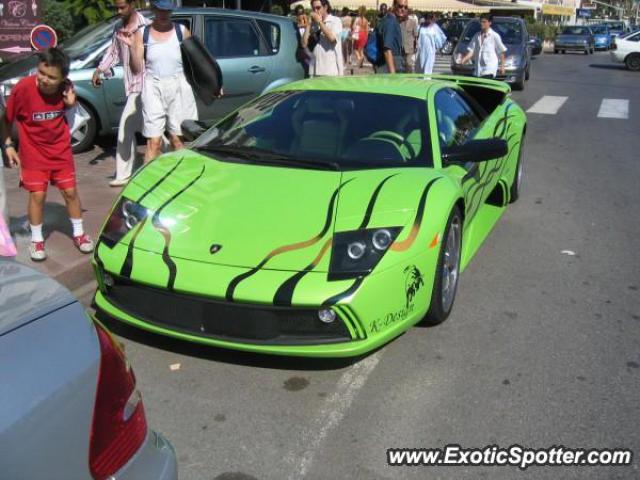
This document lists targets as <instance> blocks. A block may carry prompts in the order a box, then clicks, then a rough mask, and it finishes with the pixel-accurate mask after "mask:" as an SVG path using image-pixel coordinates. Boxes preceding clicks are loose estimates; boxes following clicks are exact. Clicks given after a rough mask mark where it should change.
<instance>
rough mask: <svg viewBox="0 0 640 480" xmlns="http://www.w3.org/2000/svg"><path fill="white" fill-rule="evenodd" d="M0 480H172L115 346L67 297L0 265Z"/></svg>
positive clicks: (166, 454)
mask: <svg viewBox="0 0 640 480" xmlns="http://www.w3.org/2000/svg"><path fill="white" fill-rule="evenodd" d="M0 405H2V407H1V408H2V410H1V413H0V478H2V479H7V480H36V479H49V478H50V479H64V480H89V479H94V480H106V479H114V480H115V479H118V480H126V479H129V480H175V479H177V466H176V456H175V453H174V451H173V447H172V446H171V445H170V444H169V442H168V441H167V440H165V439H164V437H162V435H160V434H158V433H156V432H154V431H153V430H150V429H148V428H147V420H146V417H145V413H144V406H143V403H142V398H141V396H140V393H139V391H138V390H137V388H136V379H135V375H134V373H133V370H132V369H131V367H130V365H129V363H128V361H127V359H126V357H125V355H124V352H123V350H122V348H121V346H120V345H119V343H118V342H117V341H116V340H115V339H114V338H113V337H112V336H111V334H110V333H109V332H108V331H107V330H106V329H105V328H104V327H103V326H102V325H101V324H99V323H97V322H94V321H92V320H91V319H90V318H89V317H88V316H87V314H86V313H85V311H84V309H83V308H82V306H81V305H80V304H79V303H78V302H77V301H76V300H75V299H74V298H73V296H71V294H70V293H69V291H68V290H66V289H65V288H64V287H62V286H61V285H60V284H58V283H57V282H55V281H54V280H52V279H50V278H48V277H46V276H44V275H42V274H41V273H38V272H36V271H35V270H33V269H31V268H28V267H26V266H24V265H21V264H19V263H16V262H13V261H8V260H1V259H0Z"/></svg>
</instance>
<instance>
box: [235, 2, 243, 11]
mask: <svg viewBox="0 0 640 480" xmlns="http://www.w3.org/2000/svg"><path fill="white" fill-rule="evenodd" d="M236 10H242V0H236Z"/></svg>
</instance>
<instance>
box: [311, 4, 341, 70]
mask: <svg viewBox="0 0 640 480" xmlns="http://www.w3.org/2000/svg"><path fill="white" fill-rule="evenodd" d="M324 24H325V25H326V26H327V28H328V29H329V30H331V31H332V32H333V35H334V36H335V37H336V42H335V43H333V42H330V41H329V39H328V38H327V37H326V36H325V34H324V33H322V31H321V32H320V40H319V41H318V43H317V44H316V46H315V47H314V49H313V57H314V59H313V62H312V63H311V75H312V76H339V75H343V74H344V62H343V59H342V42H341V35H342V20H340V19H339V18H338V17H334V16H333V15H328V16H327V18H326V19H325V20H324ZM309 28H311V27H309Z"/></svg>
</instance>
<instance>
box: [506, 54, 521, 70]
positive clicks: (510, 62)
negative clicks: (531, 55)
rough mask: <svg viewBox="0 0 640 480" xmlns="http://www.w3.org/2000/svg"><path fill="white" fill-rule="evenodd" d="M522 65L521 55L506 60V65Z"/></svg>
mask: <svg viewBox="0 0 640 480" xmlns="http://www.w3.org/2000/svg"><path fill="white" fill-rule="evenodd" d="M518 65H520V57H516V56H514V55H512V56H510V57H507V58H506V59H505V62H504V66H505V67H507V68H509V67H517V66H518Z"/></svg>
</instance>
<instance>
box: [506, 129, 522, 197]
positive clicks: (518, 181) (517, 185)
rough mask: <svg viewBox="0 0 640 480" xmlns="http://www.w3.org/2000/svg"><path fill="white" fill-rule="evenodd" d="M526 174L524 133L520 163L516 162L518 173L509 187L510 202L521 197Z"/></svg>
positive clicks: (519, 153) (519, 154) (519, 156)
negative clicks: (523, 179) (523, 178)
mask: <svg viewBox="0 0 640 480" xmlns="http://www.w3.org/2000/svg"><path fill="white" fill-rule="evenodd" d="M523 176H524V134H523V135H522V139H521V140H520V151H519V152H518V163H516V174H515V176H514V177H513V183H512V184H511V188H510V189H509V203H515V202H516V201H517V200H518V198H520V191H521V189H522V177H523Z"/></svg>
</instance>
